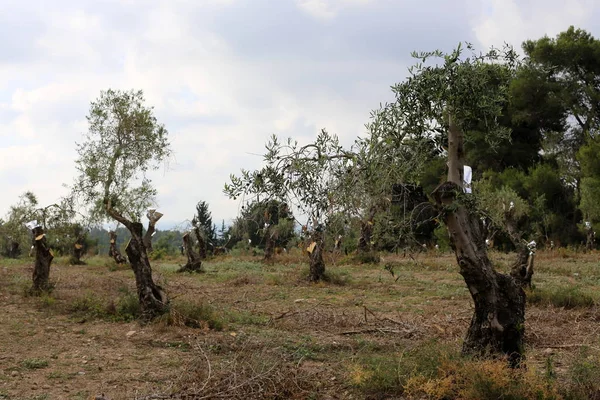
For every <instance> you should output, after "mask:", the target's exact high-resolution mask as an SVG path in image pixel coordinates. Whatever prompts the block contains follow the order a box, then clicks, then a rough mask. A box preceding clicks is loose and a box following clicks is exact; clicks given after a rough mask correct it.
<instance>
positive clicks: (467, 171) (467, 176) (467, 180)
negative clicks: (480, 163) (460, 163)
mask: <svg viewBox="0 0 600 400" xmlns="http://www.w3.org/2000/svg"><path fill="white" fill-rule="evenodd" d="M472 178H473V170H472V169H471V167H469V166H468V165H465V166H464V186H465V193H471V179H472Z"/></svg>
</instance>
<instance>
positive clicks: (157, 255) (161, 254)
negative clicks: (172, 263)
mask: <svg viewBox="0 0 600 400" xmlns="http://www.w3.org/2000/svg"><path fill="white" fill-rule="evenodd" d="M168 255H169V253H168V252H167V250H166V249H164V248H160V249H155V250H154V251H153V252H152V253H150V255H149V257H148V258H150V260H152V261H157V260H162V259H164V258H166V257H167V256H168Z"/></svg>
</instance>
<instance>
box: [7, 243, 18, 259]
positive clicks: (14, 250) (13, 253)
mask: <svg viewBox="0 0 600 400" xmlns="http://www.w3.org/2000/svg"><path fill="white" fill-rule="evenodd" d="M19 254H21V248H20V247H19V242H15V241H14V240H13V241H11V242H10V247H9V248H8V257H9V258H17V257H19Z"/></svg>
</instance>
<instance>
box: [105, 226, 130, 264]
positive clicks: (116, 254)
mask: <svg viewBox="0 0 600 400" xmlns="http://www.w3.org/2000/svg"><path fill="white" fill-rule="evenodd" d="M108 234H109V235H110V248H109V249H108V256H109V257H112V258H113V260H115V262H116V263H117V264H126V263H127V260H126V259H125V257H123V255H122V254H121V252H120V251H119V248H118V247H117V233H116V232H115V231H110V232H109V233H108Z"/></svg>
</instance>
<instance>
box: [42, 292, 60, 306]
mask: <svg viewBox="0 0 600 400" xmlns="http://www.w3.org/2000/svg"><path fill="white" fill-rule="evenodd" d="M55 303H56V299H55V298H54V297H52V296H50V294H48V293H42V295H41V296H40V304H41V305H42V307H45V308H50V307H52V306H53V305H54V304H55Z"/></svg>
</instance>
